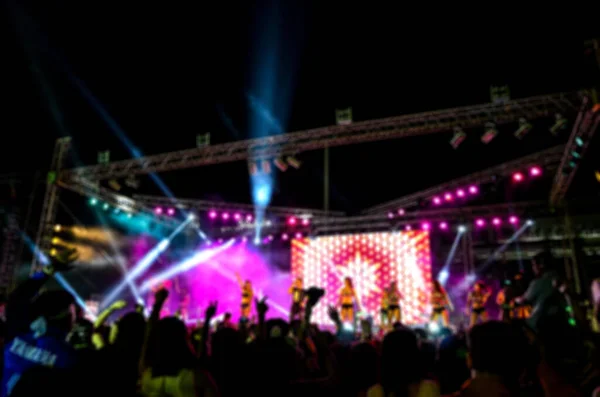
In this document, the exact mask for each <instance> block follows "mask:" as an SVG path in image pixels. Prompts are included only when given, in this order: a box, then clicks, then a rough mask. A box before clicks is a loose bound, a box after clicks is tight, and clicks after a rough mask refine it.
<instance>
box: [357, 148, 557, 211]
mask: <svg viewBox="0 0 600 397" xmlns="http://www.w3.org/2000/svg"><path fill="white" fill-rule="evenodd" d="M563 148H564V145H559V146H555V147H553V148H550V149H546V150H542V151H541V152H537V153H533V154H530V155H528V156H525V157H521V158H519V159H516V160H512V161H509V162H506V163H502V164H500V165H497V166H494V167H491V168H488V169H485V170H483V171H478V172H475V173H473V174H470V175H467V176H464V177H461V178H457V179H454V180H452V181H449V182H446V183H443V184H441V185H438V186H435V187H432V188H429V189H426V190H423V191H420V192H416V193H413V194H410V195H408V196H404V197H401V198H398V199H396V200H392V201H388V202H386V203H383V204H379V205H376V206H374V207H371V208H368V209H366V210H365V211H363V213H365V214H374V213H378V212H379V213H384V212H387V211H396V210H398V209H400V208H403V209H404V208H408V207H411V206H414V205H417V204H418V202H419V200H424V199H429V198H431V197H433V196H436V195H439V194H441V193H443V192H446V191H449V190H453V189H456V188H464V187H465V186H466V185H470V184H483V183H488V182H492V181H493V180H494V178H495V177H497V176H506V175H509V174H510V173H512V172H513V171H515V170H519V169H522V168H524V167H526V166H528V165H538V166H541V167H547V168H551V167H553V166H556V165H557V164H558V163H559V162H560V159H561V156H562V153H563Z"/></svg>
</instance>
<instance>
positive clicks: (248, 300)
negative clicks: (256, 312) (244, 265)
mask: <svg viewBox="0 0 600 397" xmlns="http://www.w3.org/2000/svg"><path fill="white" fill-rule="evenodd" d="M237 278H238V283H239V284H240V288H241V289H242V301H241V307H240V317H241V318H242V319H245V320H249V319H250V313H251V310H252V301H253V299H254V290H253V289H252V283H251V282H250V280H242V278H241V277H240V275H239V274H238V275H237Z"/></svg>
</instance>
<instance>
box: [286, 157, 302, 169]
mask: <svg viewBox="0 0 600 397" xmlns="http://www.w3.org/2000/svg"><path fill="white" fill-rule="evenodd" d="M285 161H287V163H288V164H289V165H290V167H294V168H295V169H298V168H300V165H302V163H301V162H300V161H299V160H298V159H297V158H296V157H294V156H287V158H286V159H285Z"/></svg>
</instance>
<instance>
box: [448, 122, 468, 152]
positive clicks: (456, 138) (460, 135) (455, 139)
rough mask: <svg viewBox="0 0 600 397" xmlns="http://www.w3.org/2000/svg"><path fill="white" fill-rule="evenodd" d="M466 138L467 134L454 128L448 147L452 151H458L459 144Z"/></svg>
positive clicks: (458, 128) (460, 129)
mask: <svg viewBox="0 0 600 397" xmlns="http://www.w3.org/2000/svg"><path fill="white" fill-rule="evenodd" d="M466 138H467V134H465V132H464V131H463V129H462V128H460V127H454V135H453V136H452V139H451V140H450V145H451V146H452V147H453V148H454V149H458V147H459V146H460V144H461V143H463V141H464V140H465V139H466Z"/></svg>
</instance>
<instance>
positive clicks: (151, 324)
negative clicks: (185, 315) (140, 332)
mask: <svg viewBox="0 0 600 397" xmlns="http://www.w3.org/2000/svg"><path fill="white" fill-rule="evenodd" d="M168 296H169V291H167V290H166V289H160V290H158V291H156V294H154V306H152V312H151V313H150V318H149V319H148V324H147V325H146V334H145V336H144V344H143V345H142V352H141V355H140V362H139V371H140V377H141V376H142V375H143V374H144V371H145V370H146V369H147V368H148V367H149V366H150V362H149V359H148V353H149V351H150V343H151V342H152V333H153V332H154V329H155V328H156V323H157V322H158V318H159V316H160V311H161V309H162V307H163V305H164V304H165V301H166V300H167V297H168Z"/></svg>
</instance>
